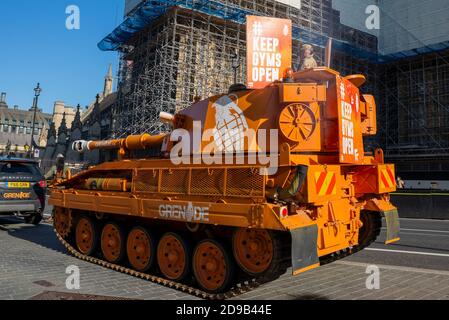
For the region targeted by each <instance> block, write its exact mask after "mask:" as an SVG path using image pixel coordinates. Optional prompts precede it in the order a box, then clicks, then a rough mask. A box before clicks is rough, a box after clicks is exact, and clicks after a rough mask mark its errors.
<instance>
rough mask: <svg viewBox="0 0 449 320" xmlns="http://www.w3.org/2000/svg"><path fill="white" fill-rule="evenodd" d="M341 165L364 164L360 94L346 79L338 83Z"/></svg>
mask: <svg viewBox="0 0 449 320" xmlns="http://www.w3.org/2000/svg"><path fill="white" fill-rule="evenodd" d="M337 86H338V87H337V92H338V93H337V94H338V111H339V112H338V123H339V140H340V143H339V144H340V163H350V164H361V163H363V158H364V150H363V135H362V128H361V123H362V120H361V112H360V92H359V89H358V88H357V87H356V86H354V85H353V84H352V83H351V82H349V81H348V80H346V79H339V80H338V81H337Z"/></svg>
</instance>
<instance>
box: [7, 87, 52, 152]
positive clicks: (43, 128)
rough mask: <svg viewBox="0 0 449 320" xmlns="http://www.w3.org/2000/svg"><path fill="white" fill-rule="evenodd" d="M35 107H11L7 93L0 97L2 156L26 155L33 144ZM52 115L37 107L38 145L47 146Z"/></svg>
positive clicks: (36, 127)
mask: <svg viewBox="0 0 449 320" xmlns="http://www.w3.org/2000/svg"><path fill="white" fill-rule="evenodd" d="M33 116H34V109H33V107H31V108H30V109H29V110H23V109H20V108H19V106H14V107H12V108H11V107H9V106H8V104H7V102H6V93H2V94H1V97H0V156H1V155H3V156H6V155H11V156H14V157H25V156H26V155H27V152H28V150H29V149H30V146H31V130H32V127H33V124H32V123H33ZM52 119H53V117H52V115H51V114H47V113H44V112H42V109H40V108H37V110H36V119H35V126H34V142H35V143H36V146H37V147H45V145H46V143H47V131H48V128H49V127H50V124H51V122H52Z"/></svg>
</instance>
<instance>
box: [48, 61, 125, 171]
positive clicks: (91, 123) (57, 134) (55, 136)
mask: <svg viewBox="0 0 449 320" xmlns="http://www.w3.org/2000/svg"><path fill="white" fill-rule="evenodd" d="M116 98H117V94H116V93H115V92H113V74H112V66H109V69H108V72H107V74H106V76H105V80H104V87H103V92H101V93H99V94H97V96H96V98H95V101H94V102H92V103H91V104H90V105H89V106H87V107H86V110H85V111H84V112H82V110H81V107H80V105H78V106H77V108H76V109H74V112H73V115H71V114H67V113H65V112H63V113H62V117H58V119H60V125H59V128H57V126H56V124H55V122H56V121H54V122H52V125H51V127H50V128H49V130H48V133H47V135H48V141H47V145H46V148H45V152H44V154H43V156H42V168H43V170H44V172H46V173H47V172H49V171H51V170H52V169H53V167H54V165H55V160H56V157H57V156H58V155H59V154H62V155H63V156H64V157H65V159H66V163H67V165H68V166H69V167H72V168H78V167H83V166H86V165H94V164H98V163H99V162H102V161H105V160H108V159H109V158H110V157H109V155H108V154H102V153H100V152H98V151H93V152H89V153H87V154H79V153H77V152H75V151H73V150H72V144H73V142H74V141H77V140H81V139H82V140H102V139H108V138H110V136H111V127H112V110H113V108H114V106H115V102H116ZM60 106H61V105H58V107H60ZM56 111H57V110H56V104H55V114H56V113H57V112H56ZM60 111H61V110H59V112H60Z"/></svg>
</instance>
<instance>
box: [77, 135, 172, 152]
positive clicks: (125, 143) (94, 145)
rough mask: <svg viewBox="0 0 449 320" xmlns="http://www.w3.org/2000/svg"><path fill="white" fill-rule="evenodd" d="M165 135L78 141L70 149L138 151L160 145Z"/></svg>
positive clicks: (81, 150)
mask: <svg viewBox="0 0 449 320" xmlns="http://www.w3.org/2000/svg"><path fill="white" fill-rule="evenodd" d="M165 137H166V134H160V135H154V136H152V135H149V134H147V133H145V134H142V135H133V136H128V137H127V138H125V139H116V140H104V141H85V140H78V141H75V142H74V143H73V145H72V149H73V150H74V151H76V152H79V153H84V152H88V151H92V150H115V149H120V150H128V151H129V150H140V149H146V148H149V147H154V146H159V145H162V143H163V141H164V138H165Z"/></svg>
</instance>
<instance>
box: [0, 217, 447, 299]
mask: <svg viewBox="0 0 449 320" xmlns="http://www.w3.org/2000/svg"><path fill="white" fill-rule="evenodd" d="M401 224H402V228H403V229H402V230H403V231H402V234H401V237H402V240H401V242H400V243H398V244H395V245H390V246H384V245H383V244H382V243H381V242H377V243H375V244H374V245H373V246H372V247H370V248H368V249H367V250H365V251H363V252H360V253H358V254H356V255H354V256H352V257H349V258H346V259H344V260H342V261H339V262H336V263H333V264H330V265H327V266H323V267H321V268H318V269H315V270H312V271H309V272H306V273H304V274H302V275H300V276H297V277H292V276H291V275H290V274H285V275H284V276H282V277H281V278H280V279H278V280H276V281H274V282H271V283H269V284H266V285H264V286H261V287H259V288H257V289H256V290H254V291H252V292H249V293H246V294H244V295H241V296H239V297H238V298H237V299H444V300H449V221H446V222H445V221H428V220H405V219H403V220H401ZM382 236H383V235H381V238H382ZM386 250H388V251H386ZM373 264H374V265H377V266H378V267H379V268H380V271H381V273H380V289H379V290H369V289H367V288H366V279H367V276H368V274H367V273H366V271H367V266H369V265H373ZM70 265H76V266H78V267H79V268H80V274H81V288H80V290H76V291H69V290H67V289H66V286H65V282H66V279H67V274H66V273H65V271H66V268H67V267H68V266H70ZM41 281H44V282H41ZM44 291H59V292H72V293H73V292H75V293H81V294H93V295H105V296H112V297H122V298H133V299H136V298H137V299H163V300H167V299H196V298H195V297H192V296H189V295H187V294H184V293H182V292H178V291H176V290H173V289H170V288H165V287H163V286H160V285H157V284H153V283H150V282H148V281H144V280H141V279H138V278H134V277H131V276H128V275H124V274H121V273H118V272H115V271H112V270H108V269H104V268H102V267H99V266H96V265H92V264H90V263H87V262H83V261H79V260H77V259H75V258H73V257H71V256H69V255H67V253H66V252H65V250H64V248H63V247H62V246H61V245H60V244H59V243H58V241H57V240H56V238H55V236H54V234H53V230H52V227H51V226H50V225H47V224H42V225H40V226H39V227H32V226H29V225H25V224H23V223H22V222H21V221H20V220H18V219H15V218H0V299H29V298H32V297H34V296H36V295H38V294H40V293H42V292H44Z"/></svg>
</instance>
